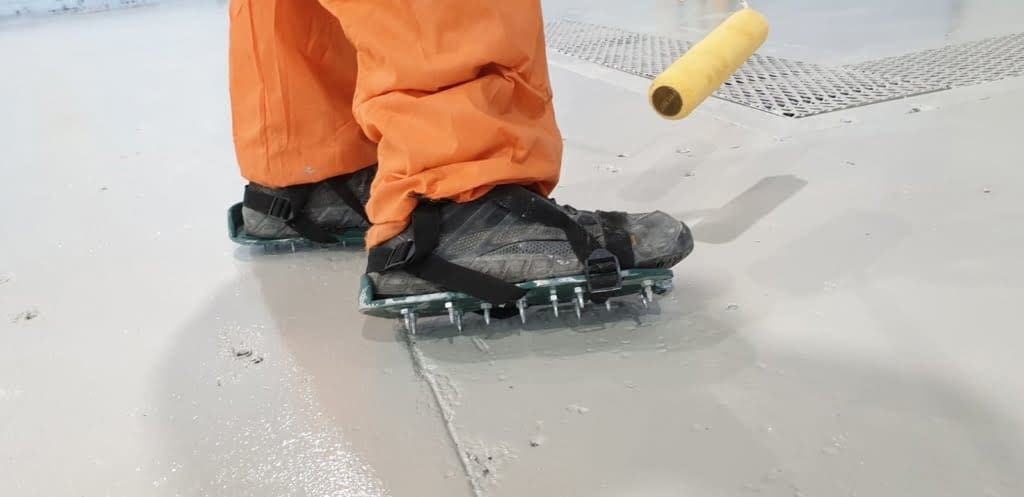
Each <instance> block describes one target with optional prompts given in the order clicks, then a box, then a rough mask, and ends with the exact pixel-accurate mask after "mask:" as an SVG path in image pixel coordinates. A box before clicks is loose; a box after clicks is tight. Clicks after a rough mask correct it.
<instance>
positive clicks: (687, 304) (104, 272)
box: [0, 1, 1024, 496]
mask: <svg viewBox="0 0 1024 497" xmlns="http://www.w3.org/2000/svg"><path fill="white" fill-rule="evenodd" d="M664 3H665V5H663V6H662V7H663V8H671V9H674V10H673V11H674V12H676V13H677V14H678V16H679V18H680V19H688V18H689V17H690V16H693V17H694V18H696V19H701V18H704V17H707V16H711V17H714V15H717V14H714V13H713V11H712V8H717V5H718V3H719V2H692V1H687V2H681V3H680V2H664ZM669 3H671V4H672V5H668V4H669ZM955 3H956V5H955V7H956V9H957V10H956V12H959V14H957V16H959V17H954V16H952V15H950V16H948V17H943V14H942V12H945V10H943V8H939V7H940V6H938V5H934V4H933V5H932V6H931V7H920V8H919V9H918V10H914V9H913V8H912V6H910V4H907V5H903V4H901V5H898V6H897V5H892V6H888V7H887V6H884V5H882V4H881V3H878V2H860V3H858V4H857V8H856V9H854V7H850V6H847V7H845V8H838V7H837V8H835V9H834V10H829V9H831V7H824V6H817V7H814V8H813V9H811V8H808V9H804V8H800V7H798V6H797V2H782V1H778V2H767V1H766V2H758V3H757V4H756V5H755V6H757V7H759V8H762V9H763V10H764V11H765V12H766V13H767V14H768V15H769V19H770V20H772V22H773V26H774V31H773V37H774V38H773V40H774V41H775V45H773V46H769V47H766V49H768V50H776V51H777V53H778V54H779V55H781V56H786V57H790V58H797V59H804V60H813V61H815V62H821V61H820V60H814V59H815V57H818V56H822V57H824V56H825V55H829V56H835V57H838V58H839V59H840V61H841V62H844V63H845V62H847V61H849V60H864V59H869V58H874V57H883V56H889V55H896V54H899V53H904V52H906V51H910V50H916V49H921V48H933V47H934V46H941V45H942V44H943V43H944V42H943V41H942V40H943V39H944V37H946V36H947V35H949V37H951V38H957V37H961V36H962V37H963V38H958V39H957V40H956V41H969V40H972V39H978V38H981V37H986V36H993V35H999V34H1005V33H1007V32H1012V29H1009V30H1007V29H1005V28H1006V27H1007V26H1009V27H1013V26H1020V25H1022V24H1024V23H1022V19H1024V17H1021V16H1020V15H1018V14H1019V12H1018V11H1019V8H1018V7H1016V5H1014V3H1013V2H955ZM648 4H651V5H654V4H657V5H662V4H661V3H658V2H647V3H644V2H640V3H638V4H637V6H636V7H635V8H633V7H630V8H627V7H625V6H624V4H614V5H613V4H612V3H610V2H605V3H597V4H593V3H587V4H586V5H587V6H584V4H583V3H580V2H569V1H552V2H548V3H547V4H546V13H547V15H548V16H551V17H554V16H558V17H561V16H566V15H570V16H571V15H578V16H581V18H585V20H587V21H588V22H599V23H604V24H609V25H615V26H619V27H622V28H626V29H632V30H636V31H648V32H653V31H656V30H659V29H662V28H660V27H658V25H657V23H658V22H675V21H672V20H671V19H667V17H666V16H657V15H655V14H654V12H655V11H652V10H650V9H648V8H647V7H646V6H647V5H648ZM721 4H723V5H728V2H721ZM943 5H944V4H943ZM950 5H951V7H950V9H946V10H950V11H952V10H953V7H952V3H950ZM730 8H732V7H728V6H725V7H722V9H723V10H727V9H730ZM572 9H577V10H575V11H573V10H572ZM580 9H583V10H580ZM703 9H707V10H703ZM887 9H888V10H887ZM854 11H856V13H857V15H856V16H854V17H852V18H849V20H846V19H848V18H847V17H844V16H846V15H847V14H850V15H852V14H853V13H854ZM574 12H575V13H574ZM918 12H921V14H920V17H915V16H918ZM1014 15H1017V17H1013V16H1014ZM828 16H838V17H840V18H842V19H844V21H843V22H842V24H843V25H844V26H845V30H847V32H848V33H851V34H850V35H849V36H851V37H853V36H854V35H855V34H856V33H857V32H858V31H857V30H858V29H861V30H864V32H867V33H875V32H876V31H879V32H881V31H885V29H883V28H884V26H895V25H899V24H900V23H901V22H902V21H898V19H903V20H904V21H905V20H906V18H908V17H909V18H913V19H917V20H918V21H919V22H902V25H903V26H904V27H903V28H902V29H903V30H902V31H901V32H900V36H898V37H895V36H893V37H887V36H883V35H880V34H877V33H876V34H869V35H863V36H862V38H864V40H863V41H864V43H862V44H851V43H849V41H850V39H844V38H843V34H842V32H836V33H835V34H834V36H825V35H821V36H818V37H817V38H815V37H816V35H814V33H815V32H816V31H814V30H815V29H818V30H820V29H821V26H820V25H818V24H816V22H815V21H814V19H817V18H822V17H828ZM872 16H875V17H872ZM887 16H888V17H887ZM900 16H903V17H900ZM869 18H870V19H878V20H887V22H883V23H870V22H868V21H866V20H865V19H869ZM225 19H226V18H225V12H224V7H223V6H221V5H216V4H214V3H201V4H171V5H167V6H164V7H155V8H145V9H136V10H129V11H119V12H111V13H104V14H94V15H88V16H68V17H58V18H49V19H45V20H33V21H29V22H18V23H13V24H12V23H8V24H6V25H4V26H2V27H0V59H2V60H4V61H5V67H6V69H7V71H6V72H5V76H4V77H0V95H2V97H0V99H2V104H0V107H2V108H3V109H4V116H5V117H6V118H5V119H0V145H2V146H0V149H2V150H3V156H2V157H3V161H2V167H3V170H4V172H5V173H6V174H5V176H4V177H5V179H6V181H4V182H3V184H0V192H2V195H0V209H2V210H3V211H4V212H5V213H7V214H6V215H5V216H4V217H3V218H2V219H0V227H2V232H3V233H4V234H5V238H4V243H3V244H0V318H3V319H0V495H5V496H6V495H12V496H35V495H48V496H62V495H69V496H70V495H115V496H120V495H125V496H137V495H217V496H233V495H252V496H271V495H297V496H306V495H310V496H312V495H318V496H319V495H369V496H377V495H394V496H406V495H415V496H419V495H445V496H458V495H488V496H520V495H591V496H631V495H643V496H661V495H666V496H667V495H681V494H700V495H727V496H742V495H773V496H775V495H778V496H794V495H804V496H812V495H829V496H847V495H873V496H906V495H936V496H960V495H989V496H1013V495H1020V494H1021V493H1022V492H1024V482H1022V481H1021V478H1022V477H1021V475H1020V468H1021V467H1024V395H1022V394H1021V392H1022V391H1024V380H1022V379H1021V367H1020V361H1019V352H1018V351H1019V350H1021V348H1022V346H1024V338H1021V335H1020V334H1019V333H1017V329H1018V328H1019V326H1017V325H1016V323H1017V321H1018V320H1019V316H1018V315H1017V314H1016V313H1015V311H1016V302H1017V301H1019V300H1020V298H1021V297H1022V293H1024V292H1022V291H1021V284H1020V282H1021V281H1024V264H1022V263H1021V262H1020V260H1019V259H1020V258H1019V256H1018V254H1019V252H1020V251H1021V248H1022V247H1024V231H1022V230H1021V229H1020V228H1019V227H1020V226H1022V221H1024V207H1022V206H1021V204H1020V201H1019V199H1020V198H1021V196H1022V194H1024V176H1022V175H1021V174H1020V172H1019V167H1018V164H1019V162H1020V161H1019V160H1016V156H1017V152H1018V147H1017V146H1016V145H1017V141H1018V136H1017V135H1019V131H1018V128H1019V126H1018V124H1017V121H1018V120H1019V119H1018V116H1017V115H1016V114H1015V112H1014V111H1015V110H1016V109H1021V108H1024V80H1022V79H1019V78H1018V79H1007V80H1004V81H1001V82H998V83H991V84H986V85H979V86H972V87H966V88H960V89H956V90H953V91H948V92H941V93H935V94H930V95H926V96H921V97H915V98H912V99H906V100H899V101H894V102H888V103H884V104H877V105H872V106H868V107H863V108H858V109H853V110H847V111H842V112H838V113H832V114H825V115H821V116H815V117H810V118H805V119H800V120H793V119H784V118H780V117H775V116H771V115H768V114H765V113H761V112H758V111H755V110H751V109H746V108H741V107H738V106H735V105H733V104H729V103H727V102H723V101H720V100H709V101H708V102H706V103H705V105H704V106H703V107H702V108H700V109H698V111H697V112H696V113H695V115H693V116H691V117H690V118H688V119H687V120H685V121H680V122H666V121H662V120H660V119H659V118H658V117H657V116H655V115H654V113H653V112H651V111H650V109H649V108H648V107H647V106H646V102H645V91H646V85H647V81H644V80H640V79H637V78H634V77H632V76H628V75H625V74H621V73H618V72H615V71H612V70H609V69H606V68H603V67H599V66H594V65H591V64H588V63H585V62H581V61H579V60H575V59H571V58H568V57H564V56H560V55H557V54H552V56H551V65H552V78H553V84H554V86H555V91H556V105H557V107H558V109H557V111H558V116H559V120H560V122H561V125H562V128H563V131H564V134H565V139H566V153H565V172H564V174H563V182H562V185H561V187H560V188H559V190H558V191H557V192H556V197H557V198H558V199H559V201H561V202H567V203H570V204H573V205H577V206H580V207H599V208H604V209H629V210H638V209H653V208H657V209H662V210H665V211H667V212H670V213H672V214H675V215H678V216H681V217H682V218H684V219H687V220H688V221H689V222H691V224H692V225H693V228H694V232H695V234H696V236H697V239H698V245H697V248H696V250H695V252H694V254H693V255H692V256H691V257H690V258H689V259H687V260H686V261H684V262H683V263H682V264H681V265H680V266H678V267H677V278H676V287H677V288H676V291H675V293H674V294H672V295H671V296H670V297H669V298H667V299H664V300H662V301H661V302H660V305H659V306H657V307H656V309H655V311H654V312H653V313H651V314H648V315H641V316H637V315H635V311H636V309H634V308H632V307H620V308H617V309H616V310H615V311H614V312H613V313H611V314H610V315H608V314H607V313H606V312H604V311H603V309H602V310H598V309H589V310H588V312H587V313H586V314H585V316H584V322H583V323H575V317H574V316H572V315H571V313H570V315H569V316H566V315H564V314H563V316H562V317H561V318H559V319H555V318H554V317H553V316H550V315H547V314H546V313H545V312H543V311H540V310H536V311H531V314H530V319H529V321H528V323H527V325H526V326H525V327H521V326H519V325H518V324H516V323H499V324H496V325H493V326H491V327H490V328H487V327H484V326H483V323H482V322H481V320H479V319H472V320H468V321H467V330H466V333H465V335H463V336H455V335H454V334H453V330H452V329H451V328H450V327H448V326H447V325H446V322H445V321H444V320H439V321H433V322H423V323H421V329H422V330H423V334H422V335H421V336H419V337H417V339H416V340H415V341H414V342H413V343H406V341H405V339H404V338H402V336H401V335H400V334H399V333H398V332H397V323H394V322H390V321H384V320H377V319H366V318H363V317H362V316H361V315H359V314H358V313H357V312H356V309H355V303H354V301H355V295H356V289H357V277H358V275H359V274H360V272H361V270H362V268H363V264H364V261H363V258H362V254H360V253H358V252H345V251H338V252H315V253H306V254H281V255H275V256H263V255H259V254H253V253H250V252H249V251H247V250H243V249H238V248H237V247H235V246H234V245H233V244H232V243H231V242H230V241H229V240H227V237H226V233H225V226H224V224H225V222H224V211H225V210H226V209H227V207H228V205H230V203H232V202H235V201H237V199H238V198H239V195H240V193H241V185H242V181H241V180H240V179H239V178H238V177H237V173H236V170H235V169H234V162H233V160H234V158H233V154H232V150H231V145H230V122H229V115H228V107H227V99H226V96H227V95H226V72H225V71H226V68H225V65H224V49H225V29H226V20H225ZM956 19H959V20H956ZM941 20H945V21H949V23H950V25H956V26H961V28H950V29H947V30H945V31H943V30H942V29H939V28H938V27H937V26H939V25H940V24H941V22H940V21H941ZM710 22H711V24H713V23H714V21H710ZM694 23H697V21H694ZM692 25H693V26H696V27H695V28H694V29H697V30H698V31H700V30H701V29H703V28H702V27H700V25H699V23H697V24H692ZM918 25H921V26H925V25H926V26H927V28H922V29H921V30H916V29H914V28H913V26H918ZM858 26H859V27H858ZM907 26H910V27H907ZM985 26H989V27H987V28H986V27H985ZM664 29H666V30H667V29H670V28H664ZM671 29H675V28H671ZM679 32H681V33H685V30H682V31H679ZM893 32H894V31H893ZM964 33H971V34H970V35H967V34H964ZM812 38H813V39H814V41H813V42H804V41H801V40H810V39H812ZM844 40H845V41H844ZM837 63H838V62H837ZM594 199H601V200H602V203H601V205H594Z"/></svg>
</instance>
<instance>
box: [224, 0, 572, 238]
mask: <svg viewBox="0 0 1024 497" xmlns="http://www.w3.org/2000/svg"><path fill="white" fill-rule="evenodd" d="M230 19H231V32H230V54H229V58H230V88H231V105H232V120H233V126H234V141H235V150H236V155H237V157H238V163H239V167H240V169H241V174H242V176H243V177H244V178H246V179H248V180H249V181H252V182H255V183H259V184H262V185H265V186H270V187H283V186H290V185H296V184H304V183H311V182H316V181H320V180H323V179H326V178H330V177H333V176H338V175H341V174H346V173H351V172H354V171H357V170H359V169H361V168H364V167H367V166H369V165H371V164H373V163H377V164H378V166H379V168H378V173H377V176H376V179H375V180H374V183H373V186H372V188H371V197H370V202H369V204H368V205H367V208H366V210H367V213H368V215H369V217H370V220H371V221H372V222H373V227H372V228H371V230H370V233H369V234H368V235H367V244H368V246H374V245H377V244H379V243H381V242H383V241H385V240H387V239H389V238H391V237H393V236H395V235H397V234H398V233H399V232H401V231H402V230H403V229H405V227H406V226H407V225H408V223H409V218H410V216H411V214H412V211H413V210H414V209H415V207H416V203H417V200H416V199H415V198H414V196H416V195H423V196H426V197H428V198H432V199H450V200H454V201H456V202H468V201H470V200H473V199H476V198H479V197H480V196H482V195H484V194H485V193H487V192H488V191H489V190H490V189H491V188H492V187H493V186H495V185H500V184H522V185H526V186H528V187H530V188H533V189H534V190H536V191H538V192H540V193H541V194H544V195H547V194H548V193H550V192H551V190H552V189H553V188H554V187H555V184H556V183H557V181H558V177H559V170H560V164H561V155H562V140H561V136H560V134H559V131H558V127H557V126H556V124H555V116H554V111H553V108H552V103H551V85H550V81H549V77H548V68H547V56H546V53H545V44H544V33H543V22H542V19H541V7H540V0H504V1H502V0H321V1H319V2H318V1H317V0H232V1H231V4H230Z"/></svg>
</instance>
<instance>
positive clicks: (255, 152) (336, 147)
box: [229, 0, 377, 187]
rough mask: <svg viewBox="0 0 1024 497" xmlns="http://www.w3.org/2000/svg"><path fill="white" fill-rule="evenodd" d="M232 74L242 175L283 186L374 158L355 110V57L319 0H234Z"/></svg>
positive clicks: (373, 149) (340, 171) (346, 169)
mask: <svg viewBox="0 0 1024 497" xmlns="http://www.w3.org/2000/svg"><path fill="white" fill-rule="evenodd" d="M230 21H231V28H230V50H229V72H230V89H231V114H232V121H233V132H234V141H235V153H236V156H237V158H238V164H239V168H240V169H241V174H242V176H243V177H245V178H246V179H248V180H249V181H252V182H255V183H258V184H261V185H264V186H269V187H283V186H290V185H297V184H304V183H312V182H316V181H321V180H324V179H327V178H330V177H334V176H338V175H341V174H346V173H350V172H353V171H356V170H359V169H362V168H364V167H366V166H369V165H371V164H373V163H375V162H376V161H377V151H376V144H374V143H373V142H372V141H370V140H369V139H368V138H367V137H366V135H365V134H364V133H363V131H362V129H361V128H360V126H359V124H358V123H356V121H355V119H354V118H353V116H352V97H353V91H354V89H355V82H356V56H355V50H354V48H353V47H352V45H351V44H350V43H349V42H348V40H346V39H345V36H344V34H343V32H342V30H341V26H340V25H339V23H338V20H337V19H336V18H335V17H334V16H332V15H331V14H330V13H329V12H327V11H326V10H325V9H324V8H323V7H322V6H321V5H320V4H319V3H318V2H317V0H231V4H230Z"/></svg>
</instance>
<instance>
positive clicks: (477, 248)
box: [367, 185, 693, 304]
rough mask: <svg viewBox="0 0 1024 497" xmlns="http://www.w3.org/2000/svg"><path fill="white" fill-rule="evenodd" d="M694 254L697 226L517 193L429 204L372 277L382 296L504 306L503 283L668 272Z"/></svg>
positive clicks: (372, 269)
mask: <svg viewBox="0 0 1024 497" xmlns="http://www.w3.org/2000/svg"><path fill="white" fill-rule="evenodd" d="M692 250H693V237H692V235H691V233H690V230H689V228H688V227H687V226H686V225H685V224H684V223H682V222H681V221H679V220H676V219H674V218H672V217H671V216H669V215H668V214H665V213H663V212H660V211H656V212H648V213H641V214H627V213H621V212H603V211H583V210H577V209H573V208H572V207H568V206H560V205H558V204H556V203H555V202H554V200H551V199H546V198H544V197H542V196H540V195H537V194H536V193H534V192H532V191H530V190H529V189H527V188H525V187H521V186H511V185H509V186H501V187H498V188H495V189H494V190H492V191H491V192H490V193H488V194H487V195H485V196H484V197H482V198H480V199H478V200H476V201H473V202H469V203H465V204H456V203H431V202H427V203H424V204H421V206H420V208H418V209H417V211H416V213H414V215H413V221H412V224H411V225H410V226H409V228H407V229H406V230H405V231H404V232H403V233H401V234H400V235H398V236H397V237H395V238H393V239H391V240H389V241H387V242H386V243H384V244H383V245H382V246H380V247H375V248H374V249H371V250H370V253H369V264H368V267H367V274H368V276H369V278H370V281H371V282H372V284H373V286H374V289H375V293H376V295H377V297H379V298H381V297H399V296H410V295H422V294H428V293H434V292H439V291H448V290H454V291H459V292H463V293H466V294H469V295H474V296H476V297H478V298H481V299H483V300H485V301H490V302H494V303H495V304H498V303H500V302H498V301H500V300H502V298H501V295H502V292H501V289H502V288H501V287H502V286H503V285H505V287H504V288H506V289H507V288H508V287H507V285H508V284H515V283H522V282H526V281H535V280H543V279H550V278H556V277H561V276H572V275H580V274H585V273H586V274H589V273H590V272H591V271H592V270H594V268H595V267H597V265H599V264H602V263H607V262H608V261H612V259H614V261H613V262H614V264H615V268H616V269H622V270H626V269H668V268H671V267H672V266H674V265H676V264H678V263H679V262H680V261H682V260H683V259H684V258H685V257H686V256H688V255H689V254H690V252H691V251H692ZM609 252H610V254H609ZM610 256H614V257H610ZM595 261H596V262H595ZM601 261H604V262H601ZM605 266H606V267H607V264H605ZM492 290H494V291H492ZM510 291H511V289H510ZM513 293H514V292H513Z"/></svg>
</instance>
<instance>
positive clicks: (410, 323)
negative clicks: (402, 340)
mask: <svg viewBox="0 0 1024 497" xmlns="http://www.w3.org/2000/svg"><path fill="white" fill-rule="evenodd" d="M402 318H403V319H404V320H405V329H406V330H407V331H408V332H409V334H410V335H415V334H416V313H415V312H413V310H412V309H402Z"/></svg>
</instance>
